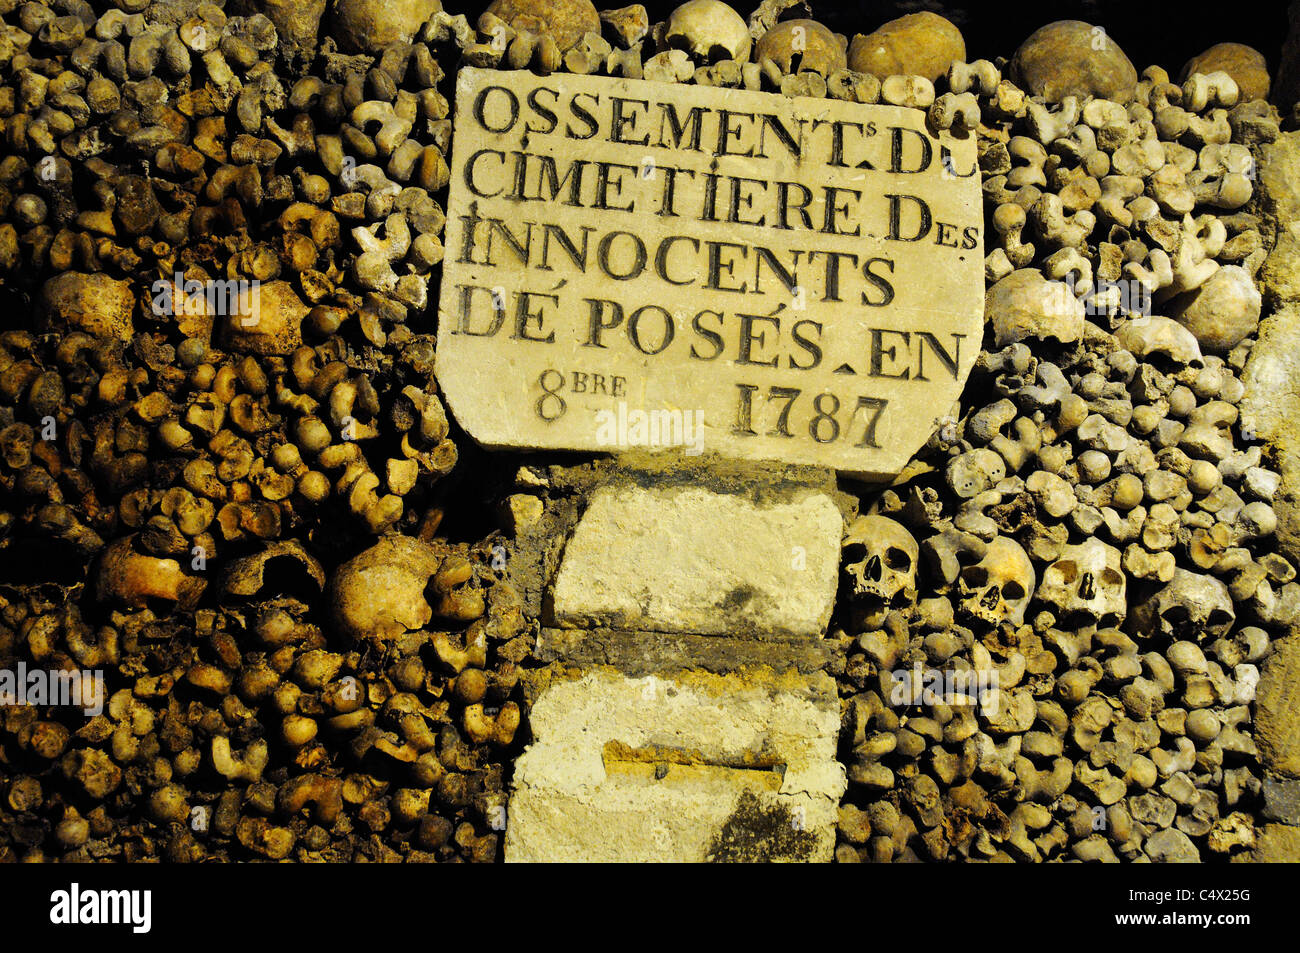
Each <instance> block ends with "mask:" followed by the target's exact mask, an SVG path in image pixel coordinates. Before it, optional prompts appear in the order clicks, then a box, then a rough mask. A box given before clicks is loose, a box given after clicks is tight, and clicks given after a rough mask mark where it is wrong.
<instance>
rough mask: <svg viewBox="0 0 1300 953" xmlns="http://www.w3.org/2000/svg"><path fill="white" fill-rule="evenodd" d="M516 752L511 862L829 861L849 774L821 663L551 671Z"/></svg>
mask: <svg viewBox="0 0 1300 953" xmlns="http://www.w3.org/2000/svg"><path fill="white" fill-rule="evenodd" d="M529 723H530V725H531V728H532V733H533V739H534V740H533V743H532V744H531V745H530V746H529V747H528V749H527V750H526V751H525V752H524V754H523V755H522V756H521V757H520V758H519V760H518V761H517V762H516V763H515V780H514V789H513V793H512V796H511V799H510V803H509V808H508V823H507V827H506V842H505V858H506V860H507V862H527V861H543V862H546V861H550V862H555V861H592V862H624V861H641V862H668V861H678V862H702V861H829V860H830V859H831V857H832V856H833V852H834V848H835V824H836V818H837V811H838V807H839V801H840V797H841V796H842V794H843V793H844V790H845V786H846V781H845V775H844V769H843V767H842V766H841V765H840V764H839V763H838V762H837V761H836V759H835V749H836V739H837V737H838V734H839V725H840V716H839V700H838V696H837V693H836V690H835V683H834V681H833V680H832V679H831V678H830V677H829V676H827V675H825V674H818V675H813V676H802V675H799V674H797V673H796V672H793V671H791V672H788V673H786V674H784V675H776V674H774V673H773V672H772V671H771V670H770V669H757V670H752V671H750V672H746V673H735V674H731V675H726V676H719V675H712V674H707V673H702V672H688V673H681V674H678V675H675V676H672V677H666V676H656V675H648V676H645V677H641V678H631V677H628V676H626V675H624V674H622V673H620V672H617V671H613V670H610V669H603V670H598V671H589V672H587V673H585V674H584V675H583V676H582V677H581V678H577V679H569V680H556V681H553V682H552V683H551V684H550V685H549V686H548V687H547V688H546V689H545V690H543V691H542V692H541V693H540V695H539V697H538V699H537V701H536V702H535V703H534V705H533V707H532V710H531V713H530V715H529Z"/></svg>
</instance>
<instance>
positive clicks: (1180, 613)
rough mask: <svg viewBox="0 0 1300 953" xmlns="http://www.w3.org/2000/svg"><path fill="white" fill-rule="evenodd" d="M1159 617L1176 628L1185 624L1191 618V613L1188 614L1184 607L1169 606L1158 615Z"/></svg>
mask: <svg viewBox="0 0 1300 953" xmlns="http://www.w3.org/2000/svg"><path fill="white" fill-rule="evenodd" d="M1160 616H1161V618H1163V619H1164V620H1165V621H1166V622H1168V623H1169V624H1170V625H1171V626H1174V627H1175V628H1178V627H1180V626H1184V625H1186V624H1187V622H1188V620H1189V619H1190V618H1191V613H1189V612H1188V611H1187V609H1186V607H1184V606H1170V607H1169V608H1168V609H1166V610H1165V611H1164V612H1162V613H1160Z"/></svg>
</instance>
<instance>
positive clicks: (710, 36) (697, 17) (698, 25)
mask: <svg viewBox="0 0 1300 953" xmlns="http://www.w3.org/2000/svg"><path fill="white" fill-rule="evenodd" d="M664 41H665V42H666V43H667V44H668V45H669V46H671V47H673V48H674V49H679V50H683V51H685V52H687V53H689V54H690V55H691V57H692V58H693V59H695V60H696V61H697V62H700V63H716V62H718V61H719V60H737V61H739V62H744V61H746V60H748V59H749V48H750V44H751V42H752V38H751V37H750V35H749V27H748V26H746V25H745V21H744V20H743V19H741V16H740V14H739V13H737V12H736V11H735V10H733V9H731V7H729V6H727V5H726V4H725V3H723V2H722V0H687V2H686V3H683V4H682V5H681V6H680V7H678V8H677V9H676V10H674V11H673V12H672V13H670V14H669V15H668V25H667V28H666V29H665V31H664Z"/></svg>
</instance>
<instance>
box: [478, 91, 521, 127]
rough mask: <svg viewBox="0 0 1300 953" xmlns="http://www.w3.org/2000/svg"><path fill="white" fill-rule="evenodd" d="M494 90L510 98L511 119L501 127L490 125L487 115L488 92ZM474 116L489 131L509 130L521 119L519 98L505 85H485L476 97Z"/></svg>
mask: <svg viewBox="0 0 1300 953" xmlns="http://www.w3.org/2000/svg"><path fill="white" fill-rule="evenodd" d="M494 91H495V92H500V93H505V94H506V96H507V97H508V98H509V100H510V121H509V122H508V123H506V124H505V125H504V126H501V127H500V128H499V129H498V128H494V127H492V126H489V125H488V124H487V116H486V115H485V113H486V111H487V98H488V93H491V92H494ZM474 118H475V119H476V120H478V124H479V125H480V126H482V127H483V128H484V129H486V130H487V131H488V132H496V133H502V132H509V131H510V130H511V129H512V128H513V127H514V124H515V123H516V122H517V121H518V120H519V98H518V97H517V96H515V94H514V93H513V92H511V91H510V90H508V89H506V88H505V87H504V86H487V87H484V89H482V90H481V91H480V92H479V94H478V95H477V96H475V97H474Z"/></svg>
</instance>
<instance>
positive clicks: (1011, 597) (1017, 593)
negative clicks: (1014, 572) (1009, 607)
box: [1002, 579, 1025, 602]
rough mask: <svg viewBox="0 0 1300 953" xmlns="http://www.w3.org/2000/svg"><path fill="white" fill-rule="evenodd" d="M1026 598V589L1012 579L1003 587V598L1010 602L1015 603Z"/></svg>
mask: <svg viewBox="0 0 1300 953" xmlns="http://www.w3.org/2000/svg"><path fill="white" fill-rule="evenodd" d="M1024 597H1025V587H1024V586H1022V585H1021V584H1020V583H1018V582H1016V581H1015V580H1014V579H1012V580H1011V581H1010V582H1009V583H1007V584H1006V585H1005V586H1003V587H1002V598H1003V599H1006V600H1008V601H1010V602H1015V601H1017V600H1019V599H1023V598H1024Z"/></svg>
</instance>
